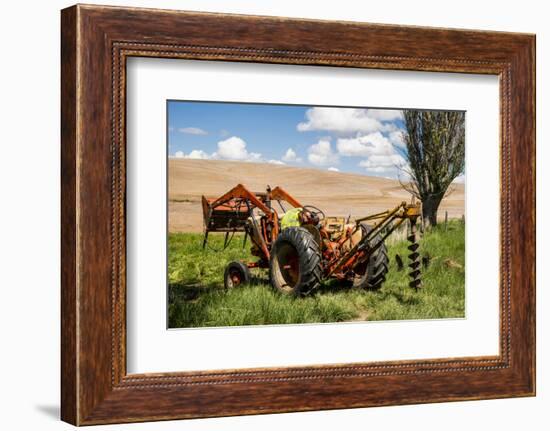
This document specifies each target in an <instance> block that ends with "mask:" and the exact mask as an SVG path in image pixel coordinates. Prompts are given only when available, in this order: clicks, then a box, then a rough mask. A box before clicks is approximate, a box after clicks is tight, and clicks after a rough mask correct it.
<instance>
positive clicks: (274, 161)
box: [267, 160, 286, 165]
mask: <svg viewBox="0 0 550 431" xmlns="http://www.w3.org/2000/svg"><path fill="white" fill-rule="evenodd" d="M267 163H271V164H272V165H286V163H285V162H282V161H280V160H268V161H267Z"/></svg>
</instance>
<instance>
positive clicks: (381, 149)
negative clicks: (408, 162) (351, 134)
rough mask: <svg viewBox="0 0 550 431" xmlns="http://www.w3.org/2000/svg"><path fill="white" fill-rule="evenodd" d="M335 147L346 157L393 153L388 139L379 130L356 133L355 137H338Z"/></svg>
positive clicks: (393, 149) (393, 150)
mask: <svg viewBox="0 0 550 431" xmlns="http://www.w3.org/2000/svg"><path fill="white" fill-rule="evenodd" d="M336 148H337V150H338V153H339V154H340V155H342V156H347V157H353V156H359V157H370V156H373V155H381V154H383V155H392V154H395V148H394V147H393V146H392V144H391V142H390V141H389V139H388V138H386V137H385V136H384V135H382V133H380V132H374V133H369V134H367V135H358V136H356V137H355V138H340V139H338V141H337V143H336Z"/></svg>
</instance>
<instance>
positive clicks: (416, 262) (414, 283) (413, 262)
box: [407, 218, 422, 290]
mask: <svg viewBox="0 0 550 431" xmlns="http://www.w3.org/2000/svg"><path fill="white" fill-rule="evenodd" d="M410 222H411V230H410V233H409V236H408V237H407V240H408V241H409V242H410V245H409V246H408V247H407V248H408V249H409V251H410V252H411V253H410V254H409V255H408V258H409V262H410V263H409V268H410V269H411V272H409V276H410V277H411V281H410V282H409V286H410V287H412V288H414V289H416V290H418V289H419V288H420V287H421V285H422V281H421V279H420V253H419V252H418V247H419V245H418V242H417V241H416V219H415V218H414V219H411V220H410Z"/></svg>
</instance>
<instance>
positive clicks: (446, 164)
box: [402, 110, 465, 226]
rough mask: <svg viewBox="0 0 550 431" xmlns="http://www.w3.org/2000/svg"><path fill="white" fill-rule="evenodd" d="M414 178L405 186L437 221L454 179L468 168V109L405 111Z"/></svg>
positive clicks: (427, 216)
mask: <svg viewBox="0 0 550 431" xmlns="http://www.w3.org/2000/svg"><path fill="white" fill-rule="evenodd" d="M403 117H404V122H405V132H403V140H404V143H405V148H406V151H403V155H404V156H405V158H406V159H407V160H408V162H409V165H408V168H407V169H406V172H407V174H408V175H409V176H410V181H407V182H403V181H402V185H403V187H404V188H405V189H406V190H407V191H409V192H410V193H412V194H413V195H414V196H416V197H417V198H418V199H420V201H422V216H423V217H424V220H427V221H428V222H429V223H430V225H432V226H435V225H436V224H437V210H438V208H439V204H440V203H441V200H442V199H443V197H444V196H445V193H446V192H447V190H448V188H449V186H450V185H451V183H452V181H453V180H454V179H455V178H456V177H458V176H459V175H460V174H462V173H463V172H464V120H465V115H464V112H448V111H446V112H445V111H418V110H405V111H403Z"/></svg>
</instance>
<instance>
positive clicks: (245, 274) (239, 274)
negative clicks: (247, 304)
mask: <svg viewBox="0 0 550 431" xmlns="http://www.w3.org/2000/svg"><path fill="white" fill-rule="evenodd" d="M248 283H250V270H249V269H248V266H246V265H245V264H244V263H242V262H237V261H235V262H230V263H229V264H228V265H227V266H226V267H225V273H224V276H223V285H224V286H225V288H226V289H233V288H234V287H238V286H242V285H244V284H248Z"/></svg>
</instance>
